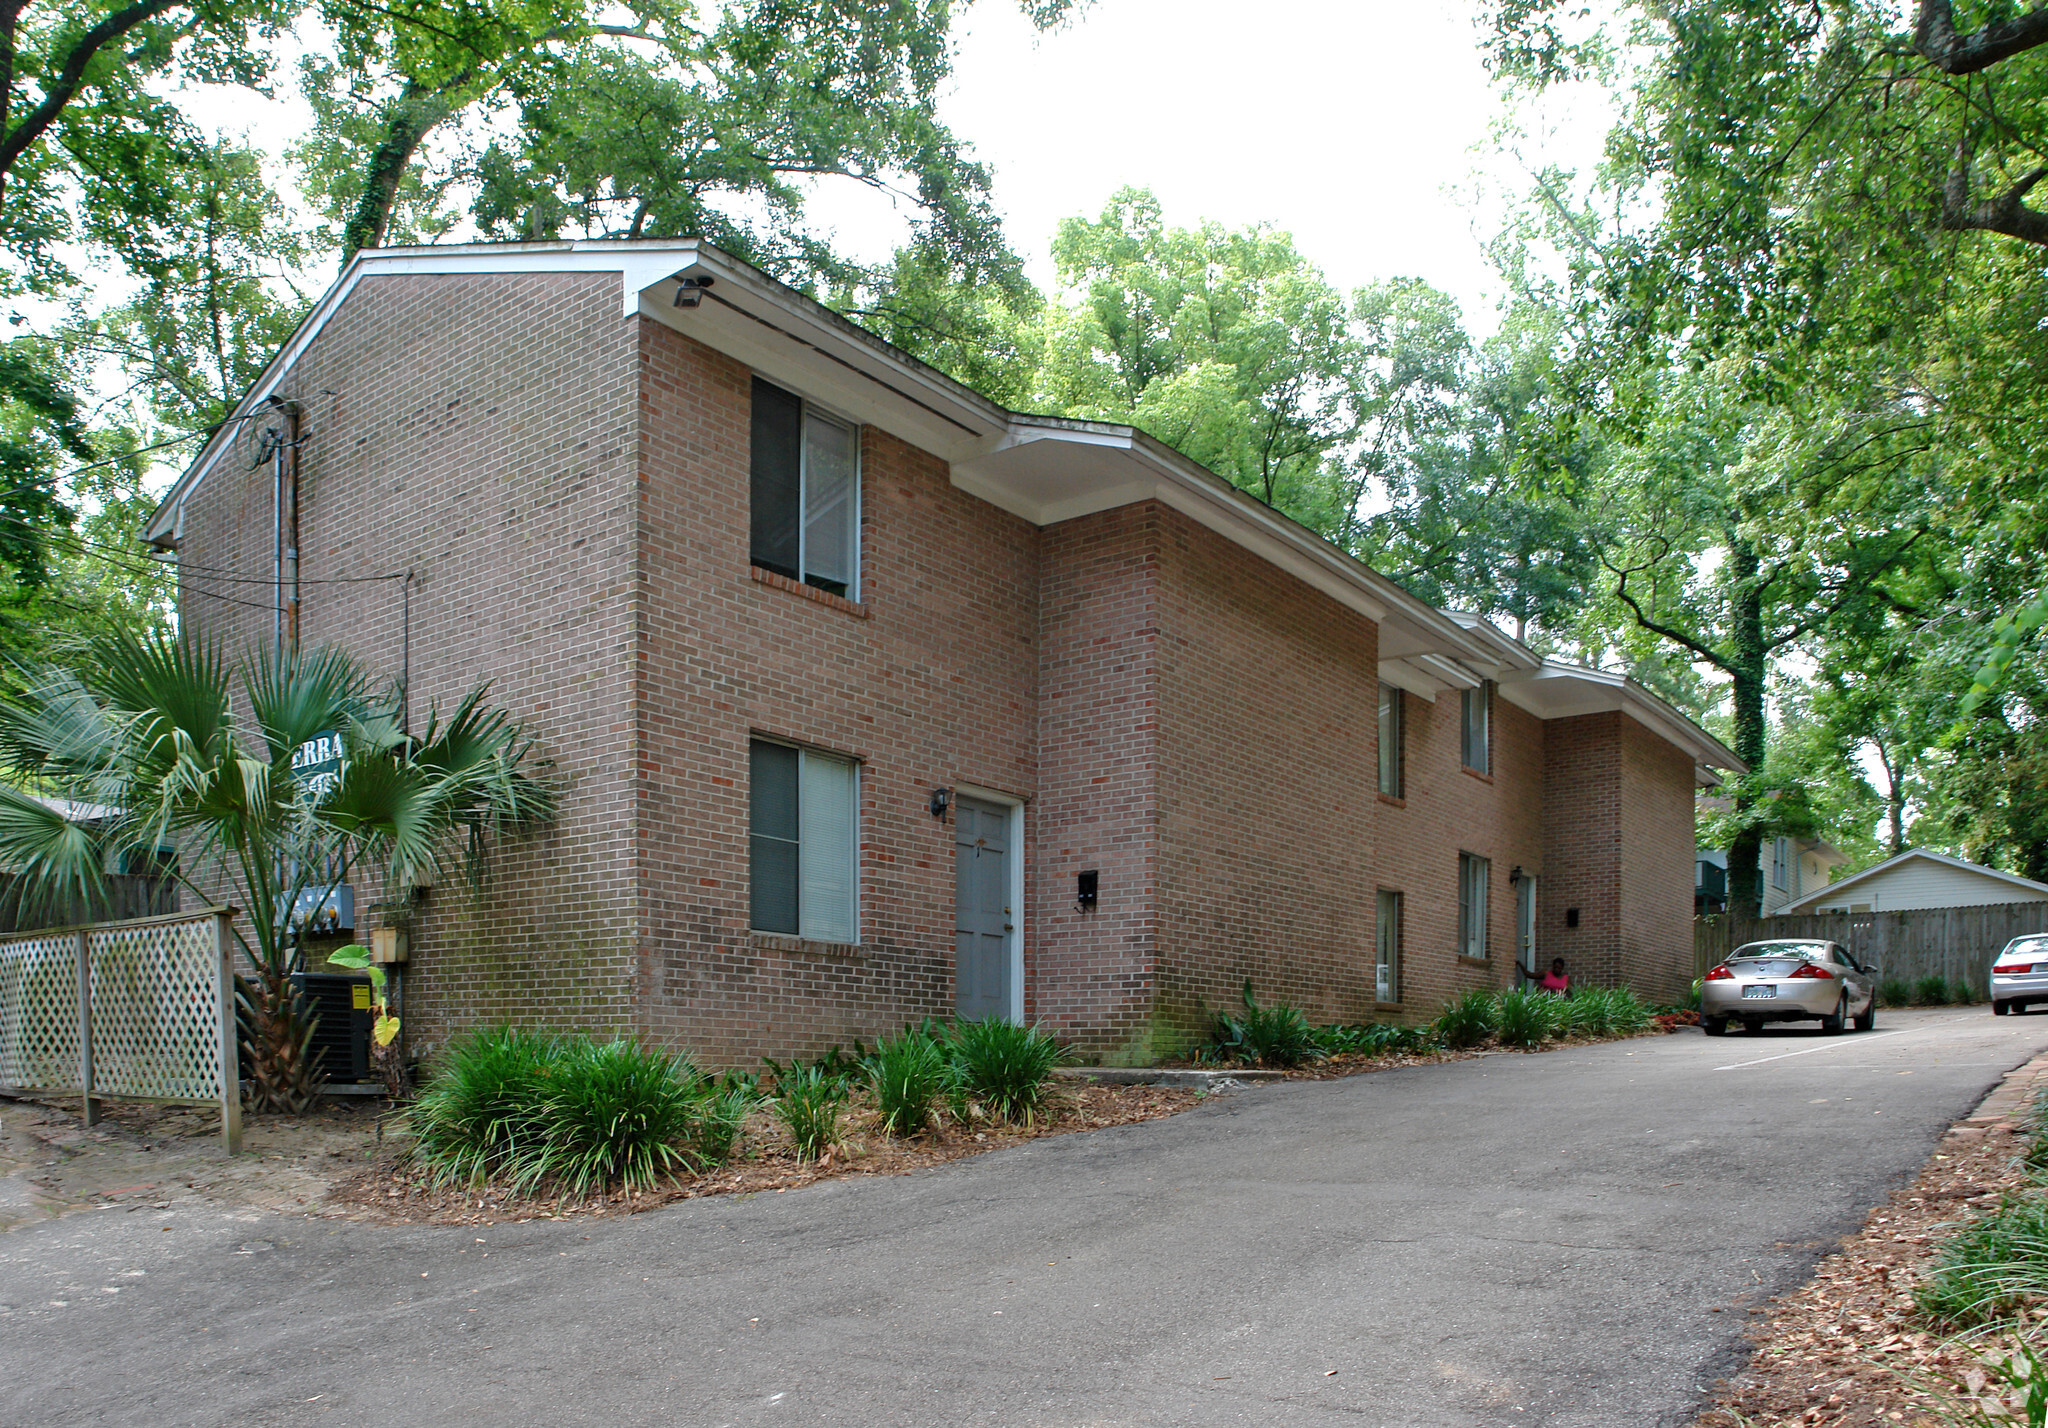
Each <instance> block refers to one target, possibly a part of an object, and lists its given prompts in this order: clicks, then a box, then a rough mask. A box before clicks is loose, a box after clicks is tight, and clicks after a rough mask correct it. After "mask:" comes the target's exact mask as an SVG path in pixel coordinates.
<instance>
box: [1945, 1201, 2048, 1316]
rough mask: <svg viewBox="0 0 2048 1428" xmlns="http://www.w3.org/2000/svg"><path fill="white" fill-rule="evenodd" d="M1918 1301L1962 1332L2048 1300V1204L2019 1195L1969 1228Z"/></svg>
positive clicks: (1952, 1244)
mask: <svg viewBox="0 0 2048 1428" xmlns="http://www.w3.org/2000/svg"><path fill="white" fill-rule="evenodd" d="M1914 1298H1915V1300H1916V1301H1917V1303H1918V1304H1919V1307H1920V1312H1921V1313H1923V1314H1925V1315H1926V1316H1927V1317H1928V1318H1930V1319H1932V1320H1934V1321H1935V1322H1937V1323H1939V1324H1943V1325H1946V1326H1951V1327H1954V1328H1962V1329H1967V1328H1975V1327H1978V1326H1981V1325H1986V1324H1994V1323H1997V1322H1999V1321H2001V1320H2013V1319H2017V1318H2019V1317H2020V1316H2022V1315H2025V1314H2026V1313H2028V1312H2029V1311H2030V1310H2032V1309H2035V1308H2038V1307H2039V1306H2041V1305H2042V1304H2043V1303H2044V1302H2048V1200H2043V1199H2042V1198H2041V1197H2040V1196H2039V1195H2019V1196H2015V1197H2012V1198H2009V1199H2007V1200H2006V1202H2005V1203H2004V1204H2003V1205H2001V1206H1999V1207H1998V1208H1997V1209H1996V1210H1994V1211H1992V1212H1991V1213H1990V1214H1988V1215H1985V1216H1982V1217H1981V1218H1979V1219H1976V1220H1972V1221H1971V1222H1970V1223H1969V1224H1967V1225H1965V1226H1963V1228H1962V1229H1960V1230H1958V1231H1957V1232H1956V1233H1955V1235H1954V1236H1953V1237H1952V1238H1951V1239H1950V1240H1949V1241H1948V1243H1947V1245H1945V1246H1944V1247H1943V1249H1942V1252H1941V1257H1940V1259H1939V1260H1938V1261H1937V1263H1936V1265H1935V1268H1934V1272H1933V1273H1932V1274H1930V1275H1929V1276H1928V1277H1927V1279H1926V1280H1925V1282H1923V1283H1922V1284H1921V1285H1920V1287H1919V1289H1918V1290H1917V1291H1916V1292H1915V1294H1914Z"/></svg>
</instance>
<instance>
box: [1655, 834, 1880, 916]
mask: <svg viewBox="0 0 2048 1428" xmlns="http://www.w3.org/2000/svg"><path fill="white" fill-rule="evenodd" d="M1848 861H1849V857H1848V855H1847V854H1846V853H1844V852H1843V851H1842V850H1841V849H1840V848H1837V847H1835V846H1834V844H1832V843H1829V842H1827V841H1825V840H1823V839H1820V838H1766V839H1765V840H1764V842H1763V846H1762V847H1760V848H1758V849H1757V872H1758V874H1759V875H1760V880H1761V883H1762V886H1763V907H1762V913H1763V916H1765V917H1775V916H1777V915H1778V914H1779V913H1784V912H1792V911H1795V910H1796V909H1795V908H1794V907H1793V906H1792V904H1793V903H1795V902H1798V901H1799V900H1800V899H1801V898H1803V897H1804V896H1806V894H1807V893H1808V892H1809V891H1810V890H1818V889H1821V888H1824V887H1826V886H1827V884H1828V875H1829V870H1830V869H1833V868H1838V867H1840V866H1841V865H1842V864H1844V863H1846V862H1848ZM1692 904H1693V912H1694V914H1695V915H1697V916H1707V915H1709V914H1712V913H1717V912H1726V911H1727V910H1728V854H1727V852H1726V851H1725V850H1723V849H1720V848H1702V849H1700V850H1699V852H1698V853H1697V854H1696V855H1695V856H1694V861H1693V889H1692Z"/></svg>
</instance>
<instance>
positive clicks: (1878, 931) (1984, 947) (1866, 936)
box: [1693, 902, 2048, 997]
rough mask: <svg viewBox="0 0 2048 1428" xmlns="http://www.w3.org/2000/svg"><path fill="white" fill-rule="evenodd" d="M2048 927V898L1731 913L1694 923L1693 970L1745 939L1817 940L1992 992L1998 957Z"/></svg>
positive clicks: (1895, 971)
mask: <svg viewBox="0 0 2048 1428" xmlns="http://www.w3.org/2000/svg"><path fill="white" fill-rule="evenodd" d="M2030 932H2048V902H2007V903H1994V904H1992V905H1990V906H1987V907H1928V908H1915V909H1914V910H1913V911H1911V912H1822V913H1810V914H1808V915H1806V916H1803V917H1745V916H1742V915H1741V914H1739V913H1732V912H1731V913H1723V914H1721V915H1719V916H1717V917H1702V918H1697V919H1695V920H1694V922H1693V975H1694V976H1695V977H1703V976H1705V975H1706V973H1707V969H1708V968H1709V967H1712V966H1713V965H1714V964H1715V963H1717V962H1719V961H1721V959H1722V958H1724V957H1726V956H1727V955H1728V954H1729V953H1730V952H1733V951H1734V950H1735V949H1736V948H1737V947H1740V946H1741V945H1742V944H1743V943H1745V942H1759V941H1762V940H1763V939H1765V938H1770V937H1814V938H1825V939H1827V940H1828V941H1830V942H1839V943H1841V944H1842V945H1843V946H1844V947H1846V948H1848V949H1849V951H1850V952H1851V953H1852V954H1853V955H1854V956H1855V958H1856V960H1857V961H1859V962H1862V963H1864V964H1866V965H1868V966H1872V967H1875V968H1877V969H1878V971H1879V972H1880V973H1881V974H1882V975H1883V976H1885V977H1896V978H1899V979H1900V980H1902V981H1907V982H1915V981H1918V980H1919V979H1920V978H1922V977H1942V978H1945V979H1947V980H1948V981H1951V982H1963V983H1966V984H1968V985H1969V986H1970V987H1971V988H1972V989H1974V992H1975V994H1976V995H1978V996H1980V997H1981V996H1984V995H1987V992H1986V986H1987V980H1988V978H1989V976H1990V974H1991V959H1992V958H1994V957H1996V956H1997V955H1998V953H1999V949H2000V948H2002V947H2004V946H2005V944H2006V943H2007V942H2009V941H2011V940H2012V939H2013V938H2015V937H2019V936H2022V935H2024V934H2026V933H2030Z"/></svg>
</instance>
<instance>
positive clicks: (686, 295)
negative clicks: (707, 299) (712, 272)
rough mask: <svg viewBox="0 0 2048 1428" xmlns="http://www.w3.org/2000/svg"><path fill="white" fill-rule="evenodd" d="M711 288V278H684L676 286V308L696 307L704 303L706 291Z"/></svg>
mask: <svg viewBox="0 0 2048 1428" xmlns="http://www.w3.org/2000/svg"><path fill="white" fill-rule="evenodd" d="M710 286H711V279H709V278H684V279H683V280H682V281H681V282H680V283H678V284H676V306H677V307H695V306H696V305H697V304H698V303H700V302H702V301H704V289H706V288H708V287H710Z"/></svg>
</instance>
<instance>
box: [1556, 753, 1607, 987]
mask: <svg viewBox="0 0 2048 1428" xmlns="http://www.w3.org/2000/svg"><path fill="white" fill-rule="evenodd" d="M1624 722H1625V720H1624V716H1623V715H1621V714H1619V713H1612V714H1583V715H1580V716H1579V717H1577V718H1574V719H1552V720H1550V721H1549V722H1548V723H1546V724H1545V725H1544V730H1543V733H1544V747H1545V751H1546V760H1545V766H1544V771H1543V817H1544V825H1545V827H1546V829H1547V830H1548V833H1549V837H1548V840H1547V847H1546V850H1545V860H1544V866H1545V868H1546V869H1547V870H1548V871H1549V873H1550V877H1549V879H1548V881H1549V883H1550V884H1551V886H1553V887H1554V888H1555V889H1556V892H1555V894H1554V895H1553V896H1551V897H1549V898H1548V899H1546V905H1545V906H1544V907H1543V909H1542V912H1541V916H1542V922H1543V940H1544V942H1545V944H1546V946H1545V951H1546V952H1547V954H1548V955H1549V956H1552V957H1562V958H1564V959H1565V964H1566V966H1567V968H1568V969H1569V970H1570V972H1571V974H1572V977H1573V979H1574V980H1575V981H1578V982H1581V983H1584V984H1586V985H1589V986H1610V987H1611V986H1613V985H1615V984H1616V983H1617V982H1619V981H1620V980H1622V976H1623V968H1622V965H1621V778H1622V767H1621V726H1622V724H1623V723H1624ZM1574 907H1576V908H1577V909H1578V910H1579V925H1578V926H1577V927H1576V928H1571V927H1568V926H1566V914H1567V912H1568V911H1569V909H1571V908H1574Z"/></svg>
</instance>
